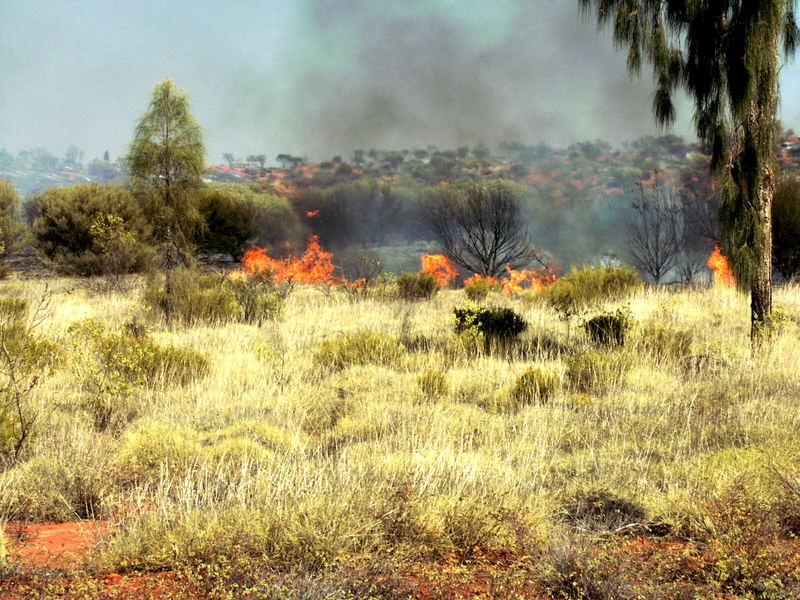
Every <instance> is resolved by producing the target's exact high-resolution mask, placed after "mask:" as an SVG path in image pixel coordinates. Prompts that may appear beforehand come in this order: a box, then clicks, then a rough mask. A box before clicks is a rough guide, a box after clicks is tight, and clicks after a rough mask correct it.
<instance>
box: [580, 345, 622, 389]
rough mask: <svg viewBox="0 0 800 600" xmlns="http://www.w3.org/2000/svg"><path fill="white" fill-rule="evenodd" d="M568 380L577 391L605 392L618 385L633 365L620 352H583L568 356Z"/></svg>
mask: <svg viewBox="0 0 800 600" xmlns="http://www.w3.org/2000/svg"><path fill="white" fill-rule="evenodd" d="M566 363H567V370H566V380H567V382H568V383H569V385H570V386H571V387H572V388H573V389H574V390H576V391H579V392H583V393H596V394H600V393H603V392H605V391H607V390H609V389H611V388H613V387H615V386H617V385H619V383H620V381H621V380H622V378H623V377H624V376H625V374H626V373H627V372H628V370H629V369H630V367H631V360H630V358H629V357H628V356H627V355H625V354H622V353H620V352H595V351H589V352H582V353H578V354H573V355H572V356H568V357H567V358H566Z"/></svg>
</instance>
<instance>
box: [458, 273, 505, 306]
mask: <svg viewBox="0 0 800 600" xmlns="http://www.w3.org/2000/svg"><path fill="white" fill-rule="evenodd" d="M499 291H500V283H499V282H498V281H497V280H496V279H494V278H493V277H470V278H469V279H468V280H467V281H466V282H464V294H466V296H467V299H468V300H471V301H472V302H483V301H484V300H486V297H487V296H488V295H489V292H499Z"/></svg>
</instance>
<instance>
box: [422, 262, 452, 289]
mask: <svg viewBox="0 0 800 600" xmlns="http://www.w3.org/2000/svg"><path fill="white" fill-rule="evenodd" d="M422 272H423V273H428V274H430V275H433V277H434V279H436V283H438V284H439V285H440V286H442V287H447V286H448V284H449V283H450V282H451V281H453V279H455V278H456V277H458V271H456V268H455V267H454V266H453V264H452V263H451V262H450V261H449V260H447V257H446V256H445V255H444V254H423V255H422Z"/></svg>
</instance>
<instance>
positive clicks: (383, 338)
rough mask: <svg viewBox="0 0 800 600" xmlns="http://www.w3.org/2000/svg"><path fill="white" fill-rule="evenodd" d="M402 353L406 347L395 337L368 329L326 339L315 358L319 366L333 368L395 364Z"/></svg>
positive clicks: (317, 350) (401, 356) (317, 349)
mask: <svg viewBox="0 0 800 600" xmlns="http://www.w3.org/2000/svg"><path fill="white" fill-rule="evenodd" d="M404 354H405V349H404V348H403V345H402V344H401V343H400V341H399V340H398V339H397V338H395V337H392V336H390V335H388V334H385V333H381V332H379V331H369V330H367V331H359V332H356V333H348V334H345V335H341V336H339V337H335V338H329V339H327V340H325V341H323V342H322V343H321V344H320V345H319V346H317V348H316V349H315V350H314V358H315V360H316V361H317V362H318V363H319V364H320V365H322V366H325V367H328V368H331V369H335V370H340V369H344V368H346V367H349V366H351V365H367V364H380V365H385V366H387V367H394V366H397V365H398V364H399V363H400V362H401V361H402V359H403V356H404Z"/></svg>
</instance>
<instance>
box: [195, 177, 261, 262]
mask: <svg viewBox="0 0 800 600" xmlns="http://www.w3.org/2000/svg"><path fill="white" fill-rule="evenodd" d="M254 198H257V194H256V193H255V192H253V191H252V190H251V189H250V188H248V187H247V186H246V185H243V184H236V183H212V184H209V185H207V186H205V187H203V188H202V189H201V190H200V192H199V194H198V197H197V208H198V210H199V211H200V214H201V215H202V217H203V222H204V224H205V227H204V228H203V231H202V232H201V234H200V236H199V239H198V247H199V249H201V250H207V251H213V252H227V253H229V254H230V255H231V256H233V257H234V258H237V259H238V258H239V257H240V256H241V255H242V253H243V251H244V249H245V248H246V247H247V243H248V242H249V241H250V240H252V239H253V238H255V235H256V233H257V232H256V228H255V225H254V223H253V219H254V217H255V202H254Z"/></svg>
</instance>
